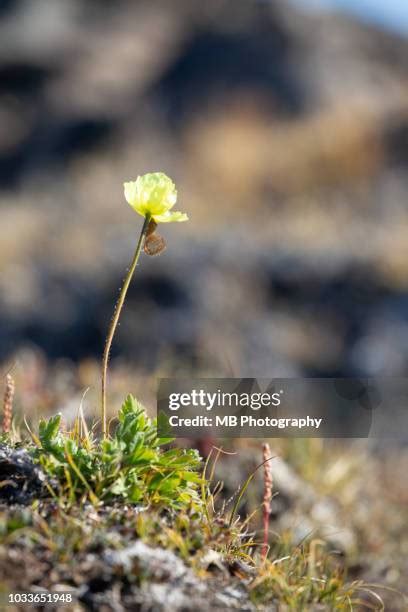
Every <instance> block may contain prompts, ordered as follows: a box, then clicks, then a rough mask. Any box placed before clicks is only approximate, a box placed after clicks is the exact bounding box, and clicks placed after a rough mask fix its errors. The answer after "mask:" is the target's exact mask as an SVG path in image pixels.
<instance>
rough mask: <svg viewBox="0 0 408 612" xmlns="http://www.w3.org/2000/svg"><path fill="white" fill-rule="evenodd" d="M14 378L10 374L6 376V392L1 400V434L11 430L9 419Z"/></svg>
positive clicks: (11, 414) (11, 408) (11, 409)
mask: <svg viewBox="0 0 408 612" xmlns="http://www.w3.org/2000/svg"><path fill="white" fill-rule="evenodd" d="M14 390H15V385H14V378H13V377H12V375H11V374H7V376H6V390H5V392H4V399H3V433H9V432H10V430H11V419H12V417H13V400H14Z"/></svg>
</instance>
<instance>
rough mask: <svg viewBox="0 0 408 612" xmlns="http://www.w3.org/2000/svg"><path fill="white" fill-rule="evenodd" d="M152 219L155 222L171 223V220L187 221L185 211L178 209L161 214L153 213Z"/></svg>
mask: <svg viewBox="0 0 408 612" xmlns="http://www.w3.org/2000/svg"><path fill="white" fill-rule="evenodd" d="M153 219H154V220H155V221H156V223H172V222H173V221H178V222H180V221H188V216H187V215H186V213H182V212H180V211H175V212H166V213H164V214H163V215H153Z"/></svg>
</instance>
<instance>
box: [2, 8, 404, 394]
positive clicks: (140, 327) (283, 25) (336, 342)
mask: <svg viewBox="0 0 408 612" xmlns="http://www.w3.org/2000/svg"><path fill="white" fill-rule="evenodd" d="M303 4H305V3H303ZM306 4H307V3H306ZM0 38H1V41H2V44H1V51H0V189H1V193H0V197H1V242H0V266H1V275H0V321H1V328H0V359H1V361H2V362H3V363H5V364H12V363H14V360H16V359H17V362H18V363H19V364H20V366H19V368H20V367H21V368H23V369H24V370H25V374H26V375H27V372H30V371H32V370H36V374H35V375H34V372H33V377H34V378H35V377H37V379H41V370H42V368H43V367H44V368H45V367H46V366H48V365H51V367H55V368H57V370H58V368H59V365H58V364H60V363H61V360H63V362H62V363H63V368H62V369H63V371H64V372H67V371H68V370H69V368H70V367H75V366H78V365H79V366H80V368H81V370H80V371H81V372H82V378H81V379H80V384H79V386H80V387H81V388H83V385H84V384H85V385H87V384H89V385H90V386H91V387H92V386H94V385H96V386H97V385H98V380H97V379H98V371H97V368H96V366H94V363H96V362H95V360H98V359H99V357H100V355H101V352H102V348H103V343H104V336H105V333H106V328H107V324H108V321H109V318H110V316H111V313H112V308H113V302H114V297H115V296H116V294H117V291H118V288H119V285H120V281H121V278H122V277H123V274H124V270H125V268H126V266H127V264H128V262H129V260H130V257H131V254H132V251H133V248H134V243H135V239H136V236H137V234H138V232H139V226H140V219H139V218H138V217H136V216H135V214H134V213H133V211H132V210H131V209H130V207H129V206H128V205H127V204H126V203H125V202H124V199H123V193H122V182H123V181H124V180H129V179H132V178H135V177H136V176H137V175H138V174H141V173H144V172H146V171H152V170H163V171H165V172H166V173H168V174H169V175H170V176H171V177H173V178H174V180H175V182H176V183H177V185H178V188H179V207H180V209H181V210H185V211H187V212H188V213H189V215H190V218H191V221H190V222H189V223H188V224H184V225H180V226H179V225H174V226H173V225H172V226H166V227H163V232H162V233H163V234H164V235H165V238H166V240H167V243H168V250H167V251H166V253H165V254H164V255H162V256H161V257H159V258H155V259H153V258H148V257H144V258H143V261H142V264H141V266H140V268H139V269H138V272H137V278H135V281H134V283H133V285H132V287H131V291H130V295H129V299H128V302H127V306H126V310H125V312H124V315H123V318H122V322H121V327H120V330H119V333H118V335H117V338H116V341H115V346H114V350H113V361H112V365H113V366H115V365H117V366H120V365H121V364H122V366H123V367H124V368H126V367H129V368H130V369H131V371H143V370H144V371H145V372H146V373H147V372H148V373H152V372H154V373H155V374H157V373H159V374H161V375H171V374H180V373H181V374H185V375H188V374H190V373H194V374H195V375H204V374H208V375H217V376H222V375H236V376H257V377H262V376H265V377H271V376H300V375H303V376H333V375H341V376H342V375H346V376H347V375H361V376H371V375H404V374H406V373H407V371H408V325H407V324H408V239H407V221H408V198H407V194H408V175H407V172H406V170H407V165H408V71H407V61H408V40H407V39H406V38H404V36H403V35H402V34H397V33H391V32H389V31H386V30H382V29H381V28H380V27H379V26H374V25H369V24H365V23H363V22H357V21H355V20H354V19H353V18H351V17H349V16H347V15H344V14H334V13H327V12H310V11H305V9H304V8H300V7H299V6H298V5H297V6H296V5H295V4H293V5H292V4H291V3H288V2H283V1H279V2H278V1H268V2H266V1H264V2H241V3H237V2H235V1H233V0H230V1H229V0H214V1H209V2H206V3H198V2H194V1H193V2H192V1H191V0H177V1H175V2H171V3H169V2H164V1H158V2H155V3H154V5H152V3H151V2H148V1H143V0H139V1H137V2H129V1H125V0H122V1H119V2H116V3H115V5H114V6H113V5H112V3H110V2H103V1H98V2H97V1H92V0H72V1H71V2H66V1H65V0H53V1H52V2H49V1H47V0H36V1H35V2H32V1H29V0H15V1H12V0H9V1H7V2H2V3H1V15H0ZM16 367H17V366H16ZM30 368H31V370H30ZM132 368H133V369H132ZM64 376H67V374H64ZM51 378H52V380H53V381H54V380H55V379H56V378H55V377H54V376H52V377H51ZM57 378H58V377H57ZM34 383H35V384H37V383H38V380H37V382H36V381H34V382H33V384H34ZM39 384H40V383H39ZM61 384H62V385H63V384H64V381H62V383H61ZM81 385H82V386H81ZM30 391H31V387H30Z"/></svg>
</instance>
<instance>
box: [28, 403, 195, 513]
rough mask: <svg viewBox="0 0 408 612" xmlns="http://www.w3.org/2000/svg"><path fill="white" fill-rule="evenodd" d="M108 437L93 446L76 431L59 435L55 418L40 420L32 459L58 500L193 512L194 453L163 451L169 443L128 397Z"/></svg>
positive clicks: (92, 441) (87, 436) (58, 421)
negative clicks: (83, 499) (118, 501)
mask: <svg viewBox="0 0 408 612" xmlns="http://www.w3.org/2000/svg"><path fill="white" fill-rule="evenodd" d="M118 420H119V422H118V425H117V428H116V431H115V433H114V434H113V436H111V437H109V438H106V439H104V440H101V441H97V440H95V439H94V438H93V436H92V435H91V434H90V433H89V432H88V431H87V430H86V428H85V433H84V434H82V435H81V434H80V427H79V425H78V424H77V427H75V428H74V429H73V431H72V432H63V431H61V416H60V415H56V416H54V417H51V418H50V419H49V420H48V421H45V420H41V422H40V425H39V438H38V439H37V440H36V442H37V447H36V448H35V450H34V458H35V460H36V461H38V462H39V463H40V464H41V466H42V468H43V469H44V471H45V472H46V474H47V475H48V476H49V477H50V479H51V482H52V481H54V482H55V483H56V485H57V488H58V489H59V491H58V492H59V496H61V494H62V495H64V496H67V497H68V499H69V500H71V501H72V502H74V501H76V500H78V499H79V498H80V497H83V496H85V497H88V498H89V499H90V501H92V502H93V503H96V502H98V501H99V500H104V501H109V500H113V499H122V500H123V501H125V502H129V503H138V504H141V505H149V506H151V505H152V506H157V505H162V506H166V507H169V508H173V509H181V508H184V509H186V508H189V509H192V510H198V509H199V507H200V505H201V501H200V496H199V494H198V485H199V484H200V483H201V477H200V475H199V474H198V473H197V471H196V470H197V468H198V467H199V465H200V457H199V455H198V452H197V451H196V450H192V449H189V450H185V449H180V448H171V449H167V450H164V449H163V448H162V446H163V445H165V444H167V443H169V442H171V438H160V437H158V436H157V427H156V422H155V421H152V420H151V419H149V418H148V417H147V415H146V413H145V410H144V408H143V407H142V406H141V404H139V402H138V401H137V400H136V399H135V398H134V397H132V396H131V395H129V396H128V397H127V398H126V400H125V402H124V404H123V405H122V408H121V410H120V411H119V415H118Z"/></svg>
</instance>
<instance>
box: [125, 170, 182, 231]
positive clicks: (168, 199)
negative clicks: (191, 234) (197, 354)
mask: <svg viewBox="0 0 408 612" xmlns="http://www.w3.org/2000/svg"><path fill="white" fill-rule="evenodd" d="M124 188H125V198H126V201H127V202H128V203H129V204H130V206H131V207H132V208H133V210H135V211H136V212H137V213H139V215H142V217H146V216H149V217H150V218H151V219H153V220H154V221H155V222H156V223H171V222H172V221H187V220H188V216H187V215H186V214H185V213H182V212H179V211H176V212H170V211H171V209H172V208H173V206H174V205H175V203H176V201H177V190H176V186H175V184H174V183H173V181H172V180H171V179H170V178H169V177H168V176H166V175H165V174H164V173H163V172H149V173H148V174H144V175H143V176H138V177H137V179H136V180H135V181H129V182H128V183H124Z"/></svg>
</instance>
